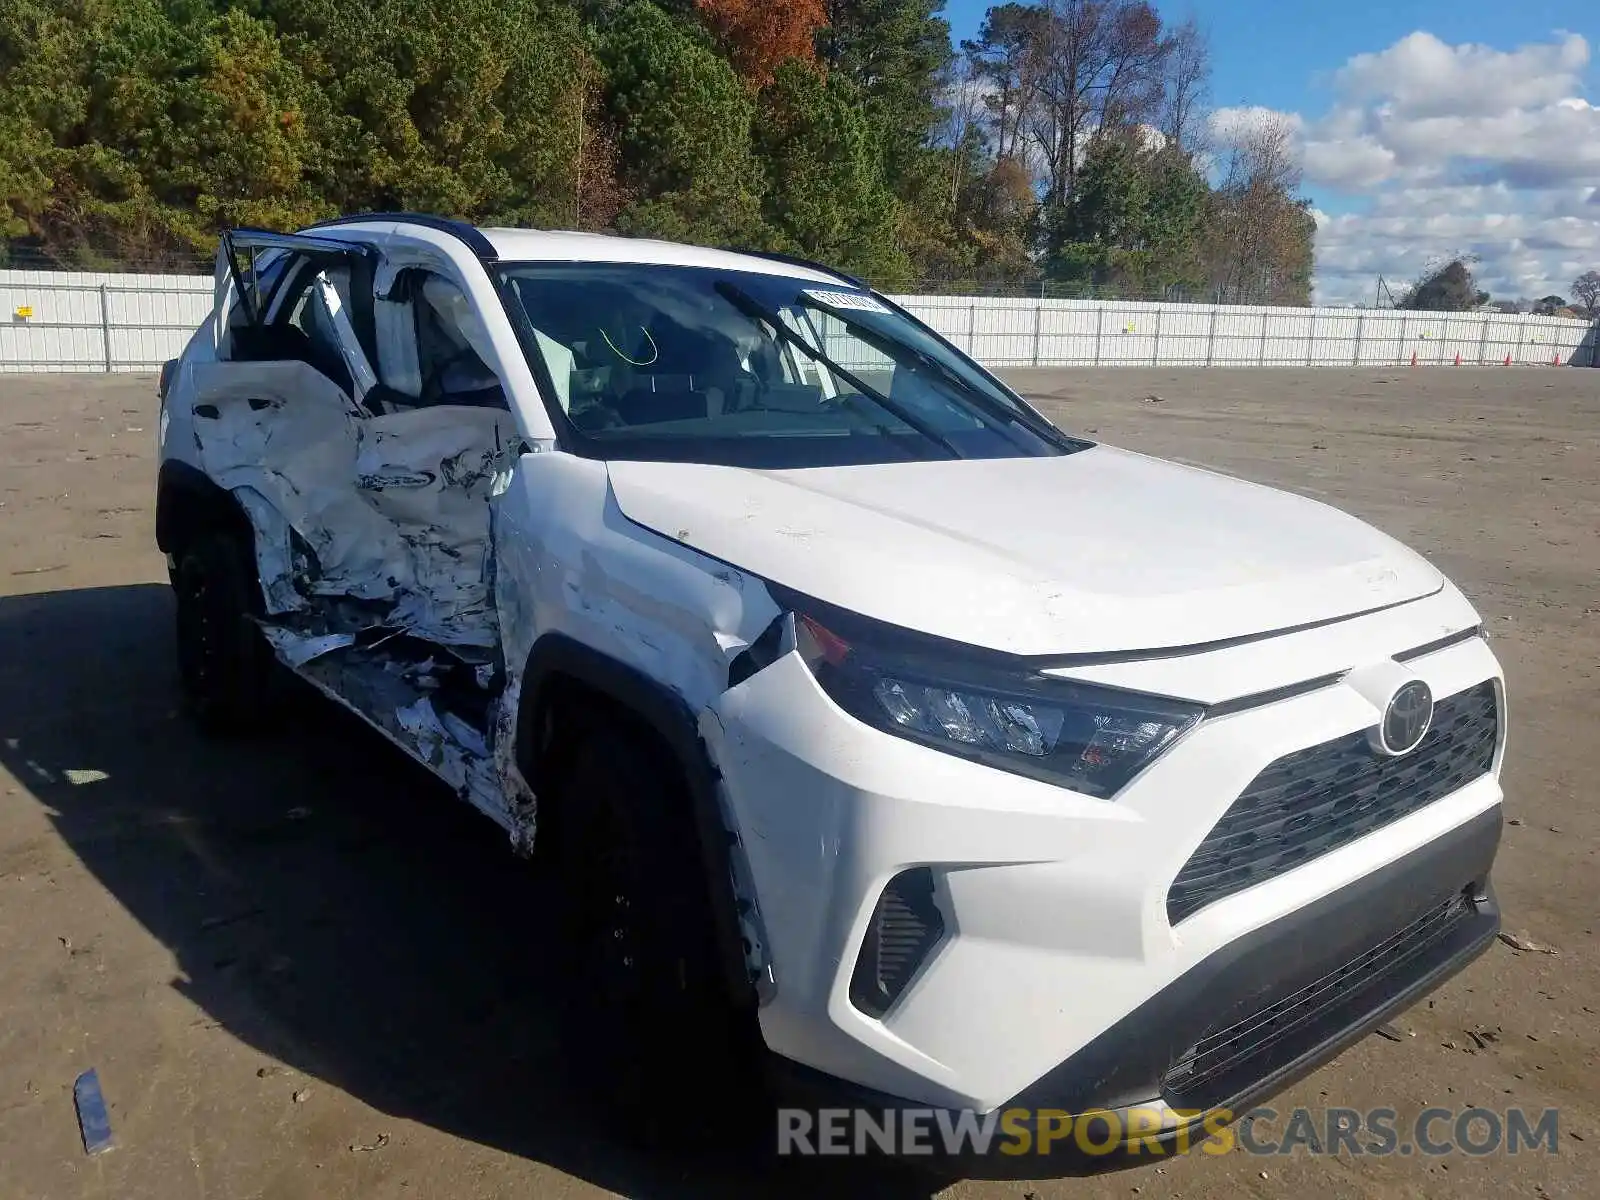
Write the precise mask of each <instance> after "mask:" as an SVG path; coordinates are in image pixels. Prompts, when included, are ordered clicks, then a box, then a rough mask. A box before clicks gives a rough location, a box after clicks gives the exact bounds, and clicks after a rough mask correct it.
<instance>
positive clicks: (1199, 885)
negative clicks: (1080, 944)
mask: <svg viewBox="0 0 1600 1200" xmlns="http://www.w3.org/2000/svg"><path fill="white" fill-rule="evenodd" d="M1498 733H1499V706H1498V702H1497V701H1496V698H1495V686H1494V681H1493V680H1488V681H1486V682H1484V683H1481V684H1479V685H1478V686H1477V687H1474V688H1470V689H1468V690H1467V691H1464V692H1458V693H1456V694H1455V695H1454V696H1449V697H1447V698H1445V699H1443V700H1440V701H1439V702H1438V704H1437V705H1435V706H1434V711H1433V727H1432V728H1431V729H1430V730H1429V731H1428V735H1427V736H1426V737H1425V738H1423V739H1422V744H1421V745H1419V746H1418V747H1417V748H1416V749H1415V750H1413V751H1412V752H1411V753H1410V754H1406V755H1403V756H1402V757H1400V758H1385V757H1382V756H1380V755H1378V754H1376V753H1374V752H1373V750H1372V748H1371V747H1370V746H1368V744H1367V735H1366V734H1365V732H1361V733H1352V734H1349V735H1347V736H1345V737H1342V738H1336V739H1334V740H1333V741H1331V742H1324V743H1322V744H1321V745H1320V746H1312V747H1310V748H1309V749H1306V750H1297V751H1295V752H1294V753H1293V754H1287V755H1285V756H1284V757H1282V758H1280V759H1278V761H1277V762H1275V763H1273V764H1272V765H1271V766H1269V767H1267V768H1266V770H1264V771H1262V772H1261V774H1259V775H1257V776H1256V777H1255V779H1254V780H1253V781H1252V782H1251V784H1250V786H1249V787H1247V788H1246V789H1245V790H1244V794H1243V795H1241V796H1240V797H1239V798H1238V799H1237V800H1235V801H1234V802H1233V805H1232V807H1230V808H1229V809H1228V811H1227V812H1226V813H1224V814H1223V816H1222V819H1221V820H1220V821H1218V822H1217V824H1216V825H1215V826H1214V827H1213V828H1212V830H1211V832H1210V833H1209V834H1207V835H1206V840H1205V841H1203V842H1202V843H1200V846H1199V848H1198V849H1197V850H1196V851H1195V852H1194V854H1193V855H1192V856H1190V858H1189V861H1188V862H1187V863H1185V864H1184V867H1183V870H1182V871H1180V872H1178V878H1177V879H1176V880H1174V881H1173V884H1172V887H1171V888H1170V889H1169V890H1168V892H1167V919H1168V920H1169V921H1171V922H1172V923H1173V924H1177V923H1178V922H1179V921H1181V920H1183V919H1184V918H1185V917H1188V916H1192V915H1193V914H1194V913H1196V912H1198V911H1199V910H1200V909H1202V908H1204V907H1205V906H1206V905H1208V904H1214V903H1215V902H1216V901H1218V900H1221V899H1222V898H1223V897H1224V896H1231V895H1233V894H1234V893H1235V892H1242V891H1243V890H1244V889H1245V888H1248V887H1253V886H1254V885H1255V884H1258V883H1261V882H1263V881H1265V880H1268V879H1272V878H1275V877H1276V876H1278V875H1281V874H1283V873H1284V872H1285V871H1289V870H1292V869H1293V868H1295V867H1298V866H1300V865H1301V864H1302V863H1306V862H1309V861H1310V860H1312V859H1314V858H1317V857H1319V856H1320V855H1323V854H1327V853H1328V852H1329V851H1330V850H1337V849H1338V848H1339V847H1340V846H1343V845H1345V844H1347V843H1349V842H1353V841H1355V840H1356V838H1358V837H1361V836H1363V835H1364V834H1368V833H1371V832H1372V831H1373V830H1374V829H1380V828H1382V827H1383V826H1385V825H1387V824H1389V823H1390V822H1391V821H1398V820H1399V819H1400V818H1401V817H1403V816H1406V815H1407V814H1408V813H1413V812H1416V811H1417V810H1418V809H1419V808H1422V807H1424V806H1425V805H1428V804H1431V803H1433V801H1435V800H1438V799H1440V798H1441V797H1443V796H1446V795H1448V794H1450V793H1451V792H1453V791H1455V790H1456V789H1457V788H1460V787H1463V786H1464V785H1466V784H1468V783H1470V782H1471V781H1472V780H1474V779H1477V778H1478V777H1479V776H1481V775H1485V774H1487V773H1488V772H1489V770H1490V769H1491V768H1492V767H1493V765H1494V747H1495V741H1496V738H1497V736H1498Z"/></svg>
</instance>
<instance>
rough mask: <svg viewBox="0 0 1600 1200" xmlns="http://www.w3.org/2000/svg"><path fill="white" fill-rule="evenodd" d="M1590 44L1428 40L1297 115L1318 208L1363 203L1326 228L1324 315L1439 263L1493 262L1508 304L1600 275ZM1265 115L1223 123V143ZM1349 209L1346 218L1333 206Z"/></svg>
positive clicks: (1485, 265) (1483, 271)
mask: <svg viewBox="0 0 1600 1200" xmlns="http://www.w3.org/2000/svg"><path fill="white" fill-rule="evenodd" d="M1589 59H1590V48H1589V44H1588V42H1587V41H1586V40H1585V39H1584V38H1583V37H1581V36H1580V35H1578V34H1573V33H1568V34H1559V35H1556V36H1555V37H1554V38H1553V40H1551V41H1548V42H1543V43H1535V44H1531V45H1524V46H1519V47H1516V48H1514V49H1511V50H1499V49H1496V48H1493V47H1489V46H1481V45H1454V46H1453V45H1449V44H1447V43H1445V42H1442V41H1440V40H1439V39H1438V38H1436V37H1434V36H1433V35H1432V34H1429V33H1423V32H1417V33H1412V34H1409V35H1408V36H1406V37H1404V38H1402V39H1400V40H1399V41H1398V42H1396V43H1395V44H1394V45H1392V46H1390V47H1389V48H1388V49H1386V50H1383V51H1380V52H1377V53H1372V54H1359V55H1357V56H1355V57H1354V58H1352V59H1350V60H1349V62H1347V63H1346V64H1345V65H1344V67H1343V68H1341V69H1340V70H1338V71H1337V72H1335V73H1334V74H1333V76H1332V82H1333V85H1334V89H1335V97H1336V98H1335V103H1334V105H1333V107H1332V108H1331V109H1330V110H1329V111H1327V112H1326V113H1323V114H1321V115H1320V116H1316V117H1313V118H1308V117H1306V116H1303V115H1301V114H1288V117H1289V119H1290V125H1291V129H1292V130H1293V131H1294V132H1295V134H1296V138H1297V143H1298V145H1299V147H1300V152H1301V155H1302V158H1303V161H1304V165H1305V173H1306V182H1307V185H1308V190H1309V191H1310V192H1311V194H1312V196H1313V198H1315V199H1317V200H1319V201H1321V202H1323V204H1324V206H1325V207H1327V203H1326V202H1327V200H1328V199H1329V195H1328V194H1329V193H1346V194H1354V195H1358V196H1361V197H1364V198H1365V199H1366V200H1367V202H1368V204H1369V208H1368V210H1367V211H1362V212H1353V213H1345V214H1341V215H1337V216H1329V215H1327V214H1326V213H1325V212H1324V213H1321V214H1319V217H1318V232H1317V287H1316V292H1317V299H1318V301H1319V302H1321V303H1335V302H1341V301H1345V300H1353V299H1361V298H1370V296H1371V294H1372V290H1373V287H1374V285H1375V283H1376V278H1377V276H1379V275H1380V274H1381V275H1383V276H1385V277H1386V278H1387V279H1389V280H1390V282H1391V283H1394V282H1396V281H1405V280H1408V279H1410V278H1411V277H1413V276H1414V275H1415V274H1416V273H1417V272H1418V271H1420V270H1421V269H1422V268H1423V267H1424V266H1425V265H1426V264H1427V263H1428V261H1429V260H1430V259H1433V258H1436V257H1438V256H1439V255H1442V254H1448V253H1455V252H1457V251H1461V252H1468V253H1474V254H1476V255H1478V256H1479V264H1478V267H1477V273H1478V276H1479V280H1480V284H1481V285H1482V286H1484V287H1485V288H1487V289H1488V290H1490V291H1492V292H1494V293H1495V294H1496V295H1499V296H1507V295H1519V294H1520V295H1532V296H1539V295H1544V294H1546V293H1549V292H1552V291H1553V292H1556V293H1558V294H1565V290H1566V288H1567V285H1568V283H1570V281H1571V280H1572V278H1573V277H1574V276H1576V275H1577V274H1579V273H1580V272H1581V271H1583V270H1586V269H1589V268H1590V267H1595V266H1600V186H1597V185H1600V105H1596V104H1595V103H1593V102H1592V101H1591V100H1589V99H1588V98H1587V97H1586V96H1584V95H1583V94H1582V92H1583V84H1582V80H1583V74H1584V71H1585V69H1586V68H1587V66H1588V64H1589ZM1266 111H1267V110H1261V109H1225V110H1221V112H1219V113H1218V114H1217V120H1218V121H1220V122H1221V125H1220V128H1237V127H1238V126H1239V125H1241V124H1247V123H1248V122H1250V121H1252V120H1260V119H1264V116H1263V114H1266ZM1334 207H1342V206H1337V205H1336V206H1334Z"/></svg>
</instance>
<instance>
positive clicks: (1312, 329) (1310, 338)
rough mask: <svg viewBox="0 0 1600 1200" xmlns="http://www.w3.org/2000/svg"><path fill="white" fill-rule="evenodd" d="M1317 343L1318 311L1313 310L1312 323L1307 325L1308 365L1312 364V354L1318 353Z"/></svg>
mask: <svg viewBox="0 0 1600 1200" xmlns="http://www.w3.org/2000/svg"><path fill="white" fill-rule="evenodd" d="M1316 345H1317V312H1316V309H1312V310H1311V319H1310V324H1308V325H1307V326H1306V366H1308V367H1309V366H1310V365H1311V359H1312V356H1313V355H1314V354H1315V353H1316Z"/></svg>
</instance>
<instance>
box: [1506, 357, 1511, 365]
mask: <svg viewBox="0 0 1600 1200" xmlns="http://www.w3.org/2000/svg"><path fill="white" fill-rule="evenodd" d="M1510 365H1511V355H1509V354H1508V355H1506V366H1508V367H1509V366H1510Z"/></svg>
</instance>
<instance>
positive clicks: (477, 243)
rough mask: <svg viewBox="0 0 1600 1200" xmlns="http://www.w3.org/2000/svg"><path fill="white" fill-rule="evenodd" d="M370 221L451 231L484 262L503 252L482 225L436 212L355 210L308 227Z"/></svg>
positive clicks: (495, 257) (443, 231) (491, 260)
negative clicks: (489, 237) (360, 211)
mask: <svg viewBox="0 0 1600 1200" xmlns="http://www.w3.org/2000/svg"><path fill="white" fill-rule="evenodd" d="M367 221H395V222H401V223H404V224H406V225H421V226H423V227H424V228H426V229H436V230H438V231H439V232H440V233H448V234H450V235H451V236H452V237H456V238H459V239H460V240H461V241H462V242H464V243H466V246H467V249H469V250H471V251H472V252H473V253H474V254H476V255H477V256H478V257H479V258H480V259H482V260H483V261H484V262H494V261H496V260H497V259H498V258H499V257H500V252H499V251H498V250H496V249H495V248H494V243H493V242H491V241H490V240H489V239H488V238H486V237H484V236H483V234H482V233H481V232H479V230H478V228H477V227H476V226H474V225H472V224H471V223H469V222H467V221H457V220H455V219H453V218H451V217H441V216H438V215H436V214H434V213H415V212H370V213H351V214H350V215H349V216H345V217H330V218H328V220H326V221H318V222H317V223H316V224H315V225H309V226H307V228H308V229H326V228H327V227H328V226H330V225H357V224H362V223H365V222H367Z"/></svg>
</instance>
